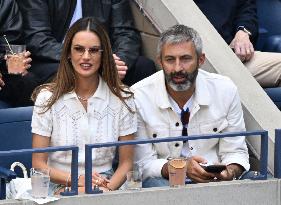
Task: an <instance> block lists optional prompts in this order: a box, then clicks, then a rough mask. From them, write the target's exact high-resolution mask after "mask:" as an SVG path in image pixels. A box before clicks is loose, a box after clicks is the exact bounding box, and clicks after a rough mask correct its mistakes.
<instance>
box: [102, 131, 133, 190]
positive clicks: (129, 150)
mask: <svg viewBox="0 0 281 205" xmlns="http://www.w3.org/2000/svg"><path fill="white" fill-rule="evenodd" d="M133 139H134V135H133V134H130V135H126V136H120V137H119V141H127V140H133ZM118 151H119V164H118V167H117V170H116V171H115V173H114V174H113V176H112V178H111V180H110V182H109V183H108V184H107V187H108V188H109V189H111V190H115V189H118V188H119V187H120V186H121V185H122V184H123V183H124V182H125V180H126V174H127V172H128V171H131V170H132V169H133V159H134V146H133V145H124V146H120V147H119V150H118Z"/></svg>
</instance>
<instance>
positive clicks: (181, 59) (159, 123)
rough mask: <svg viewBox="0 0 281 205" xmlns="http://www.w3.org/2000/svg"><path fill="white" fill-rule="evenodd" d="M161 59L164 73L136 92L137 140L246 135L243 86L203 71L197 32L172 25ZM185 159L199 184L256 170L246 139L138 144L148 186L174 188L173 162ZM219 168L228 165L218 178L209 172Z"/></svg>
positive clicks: (181, 165)
mask: <svg viewBox="0 0 281 205" xmlns="http://www.w3.org/2000/svg"><path fill="white" fill-rule="evenodd" d="M157 55H158V64H159V65H160V67H162V68H163V70H161V71H158V72H157V73H155V74H154V75H152V76H150V77H148V78H146V79H144V80H142V81H140V82H138V83H136V84H135V85H133V86H132V87H131V88H132V91H133V92H134V97H135V98H134V99H135V103H136V106H137V112H138V132H137V138H143V137H145V138H148V139H153V138H164V137H173V136H174V137H175V136H187V135H200V134H216V133H221V132H234V131H244V130H245V124H244V119H243V112H242V107H241V103H240V99H239V95H238V90H237V87H236V86H235V85H234V84H233V82H232V81H231V80H230V79H229V78H227V77H225V76H221V75H218V74H214V73H208V72H206V71H203V70H201V69H199V67H200V66H201V65H202V64H203V63H204V61H205V54H204V53H203V52H202V40H201V38H200V36H199V34H198V33H197V31H195V30H194V29H192V28H189V27H187V26H185V25H174V26H172V27H171V28H169V29H167V30H166V31H164V32H163V33H162V34H161V35H160V40H159V43H158V48H157ZM179 157H184V158H186V160H187V161H186V173H185V175H186V177H187V178H189V179H191V180H192V181H193V182H196V183H199V182H211V181H213V180H215V179H216V180H232V179H235V178H238V177H239V176H241V174H242V173H243V172H244V171H247V170H249V168H250V165H249V155H248V149H247V146H246V142H245V137H244V136H239V137H234V138H221V139H206V140H204V139H203V140H192V141H184V142H182V141H180V142H169V143H159V144H157V143H155V144H144V145H138V146H136V162H137V163H138V164H139V166H140V167H142V168H143V178H144V181H143V187H153V186H166V185H169V182H168V180H167V179H169V169H168V164H169V163H168V159H170V158H172V159H175V158H179ZM171 162H172V161H171ZM171 162H170V165H171V166H172V167H174V168H175V169H185V163H184V162H182V161H179V160H177V161H176V162H177V163H173V164H171ZM174 162H175V161H174ZM216 163H219V164H223V165H221V166H218V168H220V167H222V168H223V169H222V170H219V171H218V172H217V173H212V172H211V171H207V170H206V169H204V165H206V164H216ZM212 168H213V169H212V170H214V168H215V167H214V166H213V167H212ZM178 171H179V170H178ZM175 173H176V172H175ZM170 174H171V173H170Z"/></svg>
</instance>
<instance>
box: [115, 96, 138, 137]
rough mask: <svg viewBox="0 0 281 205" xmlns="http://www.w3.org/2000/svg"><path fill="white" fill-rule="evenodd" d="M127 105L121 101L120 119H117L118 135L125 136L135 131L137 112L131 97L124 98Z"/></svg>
mask: <svg viewBox="0 0 281 205" xmlns="http://www.w3.org/2000/svg"><path fill="white" fill-rule="evenodd" d="M125 102H126V104H127V106H128V107H129V108H130V109H131V111H130V110H129V109H128V108H127V107H126V105H125V104H124V103H123V104H122V107H121V113H120V119H119V122H120V124H119V133H120V136H126V135H129V134H133V133H135V132H137V114H136V106H135V103H134V101H133V98H132V97H131V98H128V99H126V100H125Z"/></svg>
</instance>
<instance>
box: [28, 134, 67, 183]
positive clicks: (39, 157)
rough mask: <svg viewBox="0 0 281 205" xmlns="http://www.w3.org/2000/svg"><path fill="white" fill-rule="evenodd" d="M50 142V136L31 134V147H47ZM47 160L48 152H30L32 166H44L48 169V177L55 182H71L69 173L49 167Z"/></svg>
mask: <svg viewBox="0 0 281 205" xmlns="http://www.w3.org/2000/svg"><path fill="white" fill-rule="evenodd" d="M49 144H50V138H49V137H45V136H41V135H38V134H33V136H32V147H33V148H43V147H48V146H49ZM47 161H48V153H34V154H32V167H36V168H44V169H49V170H50V178H51V181H52V182H54V183H56V184H64V185H66V184H67V181H68V185H70V184H71V178H70V175H69V174H70V173H68V172H64V171H60V170H58V169H55V168H51V167H49V166H48V164H47Z"/></svg>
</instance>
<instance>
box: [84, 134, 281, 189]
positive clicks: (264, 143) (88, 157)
mask: <svg viewBox="0 0 281 205" xmlns="http://www.w3.org/2000/svg"><path fill="white" fill-rule="evenodd" d="M237 136H261V156H260V164H261V165H260V170H259V171H260V175H259V176H257V177H256V178H255V179H267V161H268V159H267V156H268V132H267V131H249V132H232V133H220V134H212V135H211V134H209V135H193V136H180V137H167V138H161V139H144V140H130V141H119V142H109V143H97V144H86V145H85V192H86V193H87V194H96V193H100V192H98V191H96V190H93V188H92V149H94V148H101V147H113V146H116V147H119V146H123V145H136V144H148V143H160V142H173V141H187V140H199V139H212V138H223V137H237ZM280 164H281V163H280Z"/></svg>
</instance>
